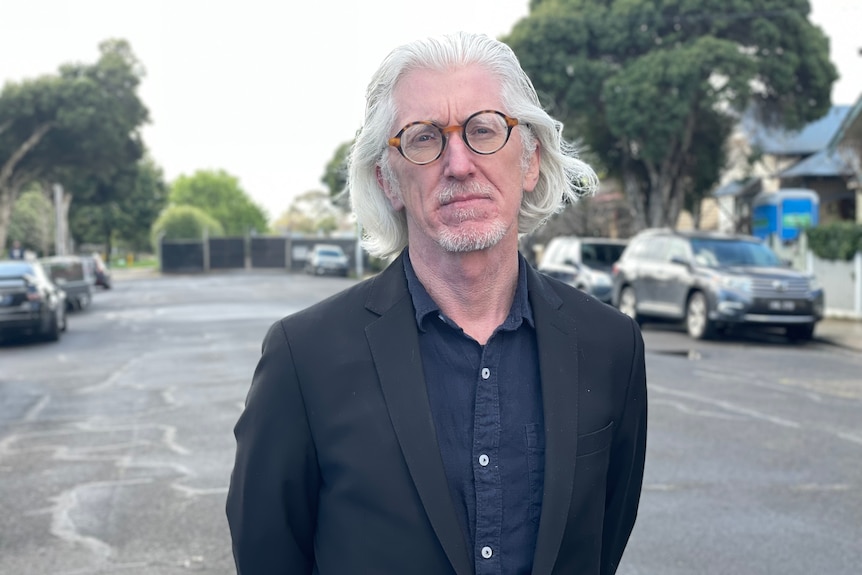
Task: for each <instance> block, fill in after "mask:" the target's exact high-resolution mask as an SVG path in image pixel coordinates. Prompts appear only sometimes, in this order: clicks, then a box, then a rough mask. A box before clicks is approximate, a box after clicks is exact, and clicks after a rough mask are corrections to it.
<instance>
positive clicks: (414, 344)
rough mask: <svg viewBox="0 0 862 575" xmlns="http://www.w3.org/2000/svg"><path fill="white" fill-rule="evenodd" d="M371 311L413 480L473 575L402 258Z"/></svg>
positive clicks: (462, 572)
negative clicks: (451, 490) (439, 441)
mask: <svg viewBox="0 0 862 575" xmlns="http://www.w3.org/2000/svg"><path fill="white" fill-rule="evenodd" d="M402 257H403V256H402ZM367 307H368V309H370V310H371V311H373V312H375V313H378V314H381V315H380V318H379V319H378V320H376V321H374V322H372V323H371V324H369V325H368V327H366V329H365V333H366V337H367V339H368V344H369V347H370V349H371V355H372V357H373V359H374V364H375V366H376V367H377V373H378V376H379V378H380V385H381V387H382V389H383V396H384V398H385V400H386V405H387V407H388V409H389V417H390V419H391V420H392V426H393V428H394V429H395V434H396V435H397V437H398V442H399V443H400V445H401V451H402V453H403V454H404V459H405V461H406V462H407V467H408V469H409V470H410V475H411V477H412V478H413V482H414V484H415V485H416V490H417V491H418V492H419V497H420V499H421V500H422V504H423V505H424V507H425V512H426V513H427V514H428V519H429V520H430V522H431V526H432V527H433V528H434V532H435V533H436V534H437V537H438V539H439V540H440V543H441V544H442V546H443V549H444V550H445V552H446V555H447V557H448V558H449V562H450V563H451V564H452V566H453V568H454V569H455V572H456V573H458V575H468V574H470V573H472V572H473V568H472V565H471V564H470V555H469V553H468V551H467V546H466V542H465V541H464V535H463V533H462V531H461V526H460V525H459V523H458V518H457V516H456V514H455V507H454V504H453V503H452V497H451V495H450V493H449V484H448V482H447V480H446V472H445V470H444V468H443V461H442V459H441V458H440V448H439V446H438V444H437V433H436V430H435V427H434V420H433V418H432V416H431V406H430V404H429V402H428V393H427V391H426V388H425V376H424V374H423V371H422V361H421V358H420V355H419V336H418V331H417V327H416V319H415V314H414V311H413V302H412V300H411V298H410V293H409V292H408V291H407V283H406V279H405V278H404V272H403V264H402V262H401V258H400V257H399V258H398V259H397V260H395V261H394V262H393V263H392V264H391V265H390V266H389V267H388V268H387V269H386V270H384V271H383V272H382V273H381V274H380V275H379V276H378V277H377V279H375V284H374V287H373V289H372V291H371V295H370V296H369V299H368V302H367Z"/></svg>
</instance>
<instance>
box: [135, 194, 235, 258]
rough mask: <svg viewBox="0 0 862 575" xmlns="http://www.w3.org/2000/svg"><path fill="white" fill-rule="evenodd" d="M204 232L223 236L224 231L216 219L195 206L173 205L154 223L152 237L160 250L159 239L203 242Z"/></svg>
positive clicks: (163, 211)
mask: <svg viewBox="0 0 862 575" xmlns="http://www.w3.org/2000/svg"><path fill="white" fill-rule="evenodd" d="M204 230H206V232H207V234H209V236H211V237H212V236H222V235H224V230H223V229H222V226H221V224H220V223H218V222H217V221H216V220H215V218H213V217H212V216H210V215H208V214H207V213H206V212H204V211H203V210H201V209H200V208H196V207H194V206H178V205H171V206H168V207H166V208H165V209H164V210H162V213H161V214H160V215H159V217H158V218H157V219H156V221H155V222H154V223H153V228H152V232H151V237H152V241H153V246H154V247H156V248H157V249H158V245H157V244H158V242H159V237H163V238H164V239H166V240H201V239H203V237H204Z"/></svg>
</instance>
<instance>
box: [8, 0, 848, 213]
mask: <svg viewBox="0 0 862 575" xmlns="http://www.w3.org/2000/svg"><path fill="white" fill-rule="evenodd" d="M527 4H528V0H436V1H435V2H431V3H426V4H422V5H421V6H422V8H421V9H419V8H418V6H420V5H418V4H416V3H412V2H405V1H404V0H362V1H357V0H335V1H329V2H326V1H313V0H312V1H308V0H298V1H295V2H290V4H289V5H288V2H284V1H275V0H271V1H267V0H242V1H228V0H148V1H146V2H142V1H140V0H18V1H15V2H6V3H4V6H3V9H2V13H0V14H2V19H0V83H2V82H5V81H7V80H12V81H19V80H21V79H24V78H32V77H36V76H39V75H41V74H51V73H55V72H56V71H57V68H58V66H59V65H60V64H61V63H64V62H71V61H78V62H94V61H95V60H96V58H97V57H98V48H97V46H98V44H99V42H101V41H102V40H104V39H107V38H125V39H126V40H128V41H129V42H130V43H131V46H132V49H133V51H134V52H135V54H136V55H137V57H138V58H139V59H140V61H141V62H142V63H143V65H144V66H145V68H146V70H147V75H146V78H145V79H144V81H143V83H142V86H141V90H140V94H141V97H142V99H143V100H144V103H145V104H146V105H147V107H148V108H149V109H150V114H151V117H152V122H151V124H150V125H148V126H147V127H146V128H145V129H144V139H145V141H146V144H147V146H148V148H149V149H150V152H151V154H152V156H153V157H154V159H155V161H156V162H157V163H158V164H159V165H160V166H162V168H163V169H164V171H165V175H166V176H167V178H168V179H169V180H172V179H174V178H175V177H177V176H178V175H180V174H191V173H193V172H194V171H196V170H199V169H224V170H226V171H227V172H229V173H230V174H232V175H234V176H236V177H238V178H239V180H240V184H241V185H242V187H243V188H244V189H245V190H246V191H247V192H248V193H249V195H250V196H251V197H252V198H253V199H254V200H255V201H256V202H258V203H259V204H260V205H261V206H263V207H264V208H265V209H266V210H267V212H268V213H269V215H270V217H271V218H273V219H274V218H276V217H277V216H279V215H280V214H281V213H282V212H283V211H284V210H285V209H286V208H287V206H288V205H289V204H290V201H291V200H292V198H293V197H294V196H296V195H298V194H300V193H303V192H305V191H308V190H312V189H323V184H321V183H320V177H321V176H322V174H323V170H324V168H325V165H326V163H327V162H328V161H329V160H330V159H331V158H332V155H333V153H334V151H335V148H336V147H337V146H338V145H339V144H340V143H342V142H344V141H347V140H350V139H351V138H352V137H353V135H354V133H355V132H356V130H357V129H358V128H359V126H360V124H361V121H362V113H363V105H364V102H363V99H364V94H365V88H366V86H367V83H368V80H369V79H370V77H371V74H372V73H373V72H374V70H375V69H376V68H377V66H378V64H379V63H380V61H381V60H382V59H383V58H384V57H385V56H386V54H387V53H388V52H389V51H390V50H391V49H392V48H393V47H395V46H396V45H398V44H402V43H404V42H407V41H410V40H413V39H415V38H417V37H421V36H427V35H432V34H440V33H444V32H451V31H455V30H468V31H474V32H485V33H487V34H489V35H492V36H500V35H502V34H506V33H508V32H509V31H510V30H511V28H512V25H513V24H514V23H515V22H516V21H517V20H519V19H520V18H522V17H524V16H526V15H527ZM812 6H813V13H812V20H813V21H814V22H815V23H817V24H818V25H820V26H821V27H822V28H823V29H824V30H825V31H826V34H827V35H828V36H830V38H831V50H832V51H831V57H832V61H833V62H835V64H836V65H837V66H838V69H839V73H840V74H841V76H842V77H841V79H839V81H838V82H837V83H836V84H835V87H834V88H833V93H832V99H833V102H834V103H836V104H851V103H853V102H854V101H855V100H856V98H857V97H858V96H859V95H860V94H862V56H860V55H859V49H860V47H862V39H860V38H862V36H860V34H859V22H862V1H860V0H812Z"/></svg>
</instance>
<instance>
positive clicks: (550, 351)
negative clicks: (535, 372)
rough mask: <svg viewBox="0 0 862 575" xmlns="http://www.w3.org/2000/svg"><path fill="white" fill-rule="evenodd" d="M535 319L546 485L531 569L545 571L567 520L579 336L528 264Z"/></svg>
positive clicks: (575, 436)
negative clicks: (543, 428) (543, 429)
mask: <svg viewBox="0 0 862 575" xmlns="http://www.w3.org/2000/svg"><path fill="white" fill-rule="evenodd" d="M527 269H528V273H527V282H528V286H529V293H530V304H531V306H532V308H533V317H534V319H535V322H536V338H537V343H538V349H539V373H540V377H541V379H542V405H543V408H544V417H545V485H544V495H543V497H542V515H541V518H540V520H539V534H538V538H537V541H536V555H535V558H534V561H533V575H550V573H551V571H552V570H553V567H554V562H555V561H556V558H557V555H558V554H559V551H560V543H561V541H562V539H563V531H564V530H565V527H566V522H567V521H568V514H569V506H570V504H571V499H572V488H573V485H574V478H575V458H576V455H577V451H578V446H577V439H578V417H577V414H578V388H579V381H578V356H579V353H580V351H579V348H578V338H577V329H576V327H575V324H574V322H573V321H572V320H571V319H570V318H569V317H568V316H566V315H564V314H561V313H560V312H559V311H558V309H559V307H560V305H561V304H562V301H561V300H560V298H559V297H558V296H557V295H556V294H555V293H554V292H553V290H552V289H551V288H550V286H548V285H547V284H546V283H545V282H544V281H543V280H542V279H541V277H540V276H539V275H538V273H537V272H536V271H535V270H533V269H532V268H527Z"/></svg>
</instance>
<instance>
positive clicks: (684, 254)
mask: <svg viewBox="0 0 862 575" xmlns="http://www.w3.org/2000/svg"><path fill="white" fill-rule="evenodd" d="M689 257H690V256H689V252H688V244H687V243H686V241H685V240H683V239H680V238H668V240H667V249H666V250H665V254H664V259H665V260H666V261H670V260H672V259H673V258H682V259H684V260H688V259H689Z"/></svg>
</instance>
